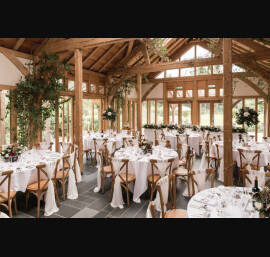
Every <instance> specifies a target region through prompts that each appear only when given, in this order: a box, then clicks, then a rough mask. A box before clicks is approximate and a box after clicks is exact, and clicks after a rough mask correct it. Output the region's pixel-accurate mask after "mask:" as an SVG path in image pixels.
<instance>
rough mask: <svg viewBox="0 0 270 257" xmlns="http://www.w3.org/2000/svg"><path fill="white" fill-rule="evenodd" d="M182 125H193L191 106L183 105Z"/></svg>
mask: <svg viewBox="0 0 270 257" xmlns="http://www.w3.org/2000/svg"><path fill="white" fill-rule="evenodd" d="M181 121H182V124H183V125H184V124H191V104H182V117H181Z"/></svg>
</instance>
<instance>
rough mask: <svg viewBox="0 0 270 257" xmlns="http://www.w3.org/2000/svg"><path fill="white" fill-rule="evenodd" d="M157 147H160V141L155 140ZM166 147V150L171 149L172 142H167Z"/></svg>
mask: <svg viewBox="0 0 270 257" xmlns="http://www.w3.org/2000/svg"><path fill="white" fill-rule="evenodd" d="M163 142H164V141H163ZM155 145H156V146H158V145H160V140H158V139H156V140H155ZM165 147H166V148H171V142H170V140H166V144H165Z"/></svg>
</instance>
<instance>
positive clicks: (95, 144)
mask: <svg viewBox="0 0 270 257" xmlns="http://www.w3.org/2000/svg"><path fill="white" fill-rule="evenodd" d="M99 140H103V146H104V144H106V143H107V142H108V138H102V139H99ZM93 141H94V146H95V158H94V159H95V161H96V163H97V151H98V148H97V147H98V145H97V139H96V138H93ZM93 167H94V162H93Z"/></svg>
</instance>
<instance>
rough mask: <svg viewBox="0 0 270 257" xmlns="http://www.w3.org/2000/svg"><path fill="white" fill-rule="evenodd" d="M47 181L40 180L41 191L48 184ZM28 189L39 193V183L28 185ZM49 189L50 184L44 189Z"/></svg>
mask: <svg viewBox="0 0 270 257" xmlns="http://www.w3.org/2000/svg"><path fill="white" fill-rule="evenodd" d="M47 181H48V180H40V189H41V188H43V186H44V185H45V184H46V183H47ZM26 189H27V190H30V191H38V182H35V183H33V184H30V185H28V186H27V188H26ZM47 189H48V184H47V185H46V186H45V187H44V188H43V190H47Z"/></svg>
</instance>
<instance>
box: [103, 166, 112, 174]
mask: <svg viewBox="0 0 270 257" xmlns="http://www.w3.org/2000/svg"><path fill="white" fill-rule="evenodd" d="M103 170H104V172H105V173H112V167H111V166H110V165H109V166H104V167H103Z"/></svg>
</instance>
